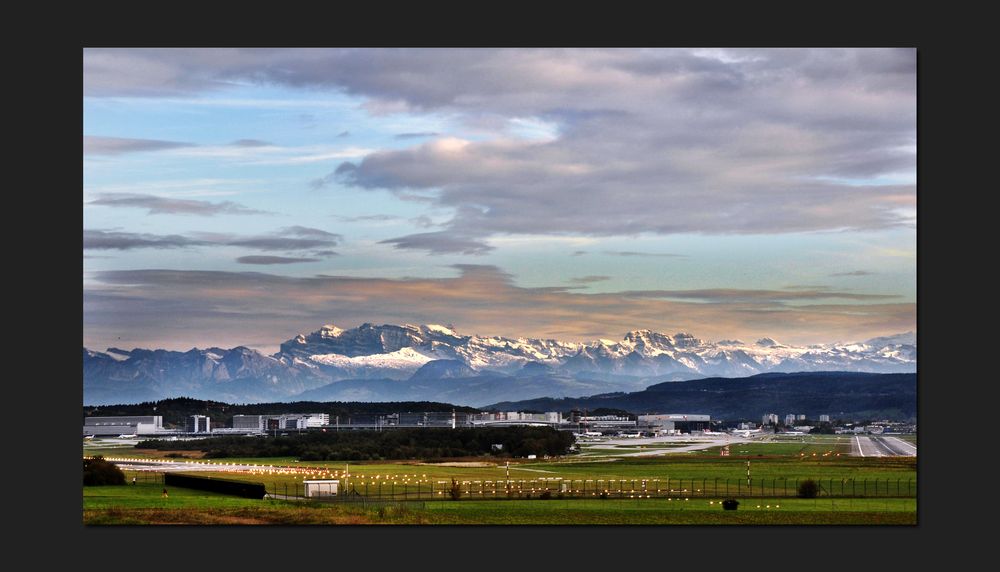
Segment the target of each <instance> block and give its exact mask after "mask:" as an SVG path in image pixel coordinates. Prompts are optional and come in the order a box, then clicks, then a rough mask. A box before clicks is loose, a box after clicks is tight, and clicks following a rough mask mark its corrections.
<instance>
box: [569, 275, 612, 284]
mask: <svg viewBox="0 0 1000 572" xmlns="http://www.w3.org/2000/svg"><path fill="white" fill-rule="evenodd" d="M605 280H611V277H610V276H596V275H592V276H580V277H578V278H570V279H569V281H570V282H572V283H574V284H593V283H594V282H604V281H605Z"/></svg>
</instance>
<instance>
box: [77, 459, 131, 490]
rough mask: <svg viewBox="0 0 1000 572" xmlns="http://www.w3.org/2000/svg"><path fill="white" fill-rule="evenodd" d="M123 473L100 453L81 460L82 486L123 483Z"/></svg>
mask: <svg viewBox="0 0 1000 572" xmlns="http://www.w3.org/2000/svg"><path fill="white" fill-rule="evenodd" d="M124 484H125V473H123V472H122V471H121V469H119V468H118V467H116V466H115V464H114V463H112V462H110V461H105V460H104V457H101V456H100V455H98V456H96V457H94V458H93V459H84V460H83V486H100V485H124Z"/></svg>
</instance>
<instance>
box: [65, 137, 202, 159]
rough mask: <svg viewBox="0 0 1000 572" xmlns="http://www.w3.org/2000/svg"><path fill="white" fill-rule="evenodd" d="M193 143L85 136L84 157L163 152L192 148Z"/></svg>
mask: <svg viewBox="0 0 1000 572" xmlns="http://www.w3.org/2000/svg"><path fill="white" fill-rule="evenodd" d="M192 146H193V145H192V144H191V143H180V142H177V141H159V140H156V139H124V138H121V137H97V136H93V135H84V136H83V156H84V157H86V156H88V155H91V156H92V155H122V154H124V153H138V152H141V151H162V150H164V149H176V148H178V147H192Z"/></svg>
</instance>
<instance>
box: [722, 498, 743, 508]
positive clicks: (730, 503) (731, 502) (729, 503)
mask: <svg viewBox="0 0 1000 572" xmlns="http://www.w3.org/2000/svg"><path fill="white" fill-rule="evenodd" d="M738 506H740V501H738V500H736V499H726V500H724V501H722V508H723V510H736V507H738Z"/></svg>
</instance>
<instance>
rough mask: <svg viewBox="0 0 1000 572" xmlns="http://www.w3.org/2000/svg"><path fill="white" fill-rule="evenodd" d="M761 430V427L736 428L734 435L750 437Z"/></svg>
mask: <svg viewBox="0 0 1000 572" xmlns="http://www.w3.org/2000/svg"><path fill="white" fill-rule="evenodd" d="M760 431H761V430H760V429H734V430H733V435H738V436H740V437H749V436H750V435H754V434H757V433H760Z"/></svg>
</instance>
